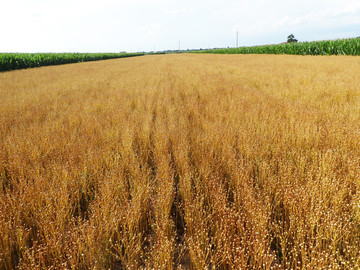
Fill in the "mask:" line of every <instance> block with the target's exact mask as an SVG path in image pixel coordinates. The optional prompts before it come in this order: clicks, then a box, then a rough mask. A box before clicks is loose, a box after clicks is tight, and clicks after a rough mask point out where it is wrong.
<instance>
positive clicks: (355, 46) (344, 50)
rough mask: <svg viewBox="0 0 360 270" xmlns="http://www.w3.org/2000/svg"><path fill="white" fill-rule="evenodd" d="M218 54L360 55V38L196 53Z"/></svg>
mask: <svg viewBox="0 0 360 270" xmlns="http://www.w3.org/2000/svg"><path fill="white" fill-rule="evenodd" d="M194 52H196V53H216V54H293V55H360V37H358V38H349V39H337V40H323V41H311V42H299V43H296V42H292V43H285V44H274V45H262V46H251V47H240V48H223V49H211V50H202V51H194Z"/></svg>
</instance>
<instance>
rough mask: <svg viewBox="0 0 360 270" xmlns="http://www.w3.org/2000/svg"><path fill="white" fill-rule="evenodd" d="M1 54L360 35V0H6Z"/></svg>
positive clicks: (185, 46)
mask: <svg viewBox="0 0 360 270" xmlns="http://www.w3.org/2000/svg"><path fill="white" fill-rule="evenodd" d="M0 7H1V13H0V14H1V15H0V52H121V51H126V52H138V51H154V50H155V51H163V50H177V49H179V47H180V49H181V50H186V49H200V48H202V49H206V48H220V47H235V46H236V40H237V33H238V45H239V46H252V45H263V44H276V43H281V42H285V41H286V39H287V36H288V35H290V34H294V35H295V38H296V39H298V40H299V41H313V40H327V39H338V38H348V37H358V36H360V1H359V0H301V1H300V0H268V1H265V0H222V1H219V0H216V1H214V0H206V1H205V0H198V1H195V0H118V1H115V0H31V1H30V0H1V4H0Z"/></svg>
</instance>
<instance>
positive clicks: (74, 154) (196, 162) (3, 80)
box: [0, 54, 360, 270]
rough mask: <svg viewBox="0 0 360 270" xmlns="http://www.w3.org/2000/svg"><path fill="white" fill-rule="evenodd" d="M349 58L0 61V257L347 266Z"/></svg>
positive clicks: (355, 93)
mask: <svg viewBox="0 0 360 270" xmlns="http://www.w3.org/2000/svg"><path fill="white" fill-rule="evenodd" d="M359 153H360V58H359V57H349V56H347V57H343V56H323V57H319V56H318V57H313V56H285V55H282V56H281V55H277V56H274V55H196V54H192V55H190V54H182V55H159V56H143V57H137V58H129V59H119V60H107V61H101V62H89V63H81V64H70V65H64V66H56V67H43V68H36V69H28V70H22V71H12V72H3V73H0V269H14V268H18V269H117V270H119V269H359V267H360V154H359Z"/></svg>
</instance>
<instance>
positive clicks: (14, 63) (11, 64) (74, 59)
mask: <svg viewBox="0 0 360 270" xmlns="http://www.w3.org/2000/svg"><path fill="white" fill-rule="evenodd" d="M140 55H143V54H140V53H0V71H8V70H15V69H24V68H31V67H40V66H51V65H62V64H69V63H79V62H87V61H96V60H105V59H114V58H123V57H131V56H140Z"/></svg>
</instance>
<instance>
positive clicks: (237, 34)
mask: <svg viewBox="0 0 360 270" xmlns="http://www.w3.org/2000/svg"><path fill="white" fill-rule="evenodd" d="M236 48H239V30H238V31H237V32H236Z"/></svg>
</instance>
